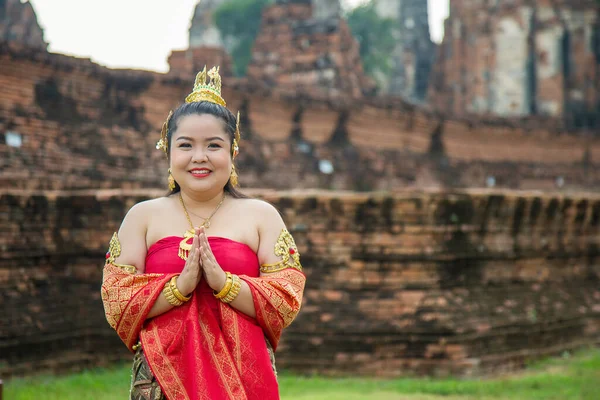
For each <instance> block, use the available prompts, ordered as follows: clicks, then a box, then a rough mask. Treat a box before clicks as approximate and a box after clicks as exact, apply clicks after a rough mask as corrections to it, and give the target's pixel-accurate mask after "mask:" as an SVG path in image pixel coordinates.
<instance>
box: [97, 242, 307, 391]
mask: <svg viewBox="0 0 600 400" xmlns="http://www.w3.org/2000/svg"><path fill="white" fill-rule="evenodd" d="M182 239H183V238H182V237H178V236H169V237H165V238H163V239H161V240H159V241H158V242H156V243H155V244H153V245H152V246H150V248H149V249H148V253H147V255H146V268H145V269H146V270H145V273H143V274H131V273H128V272H126V271H124V270H123V269H121V268H119V267H118V266H116V265H113V264H111V263H110V262H107V263H106V265H105V267H104V274H103V282H102V300H103V304H104V308H105V313H106V318H107V320H108V322H109V324H110V325H111V326H112V327H113V328H114V329H115V330H116V331H117V334H118V335H119V336H120V338H121V340H123V342H124V343H125V344H126V345H127V347H128V348H129V349H130V350H131V349H132V348H133V346H134V345H135V344H136V343H137V342H138V340H140V341H141V343H142V348H143V350H144V354H145V356H146V358H147V360H148V364H149V366H150V368H151V369H152V372H153V374H154V376H155V378H156V380H157V381H158V383H159V384H160V386H161V389H162V391H163V393H164V395H165V396H166V397H167V399H169V400H180V399H181V400H184V399H187V400H198V399H207V400H209V399H210V400H215V399H217V400H220V399H224V400H226V399H232V400H233V399H235V400H238V399H239V400H245V399H261V400H263V399H264V400H269V399H279V394H278V385H277V380H276V377H275V374H274V372H273V369H272V366H271V362H270V357H269V353H268V350H267V344H266V342H265V340H269V342H270V344H271V345H272V347H273V349H274V350H275V349H276V348H277V344H278V342H279V338H280V337H281V333H282V330H283V328H285V327H286V326H288V325H289V324H290V323H291V322H292V320H293V319H294V318H295V316H296V315H297V313H298V311H299V310H300V306H301V304H302V293H303V290H304V283H305V280H306V278H305V276H304V274H303V273H302V272H300V271H298V270H296V269H293V268H286V269H284V270H282V271H279V272H276V273H269V274H266V275H263V276H259V275H260V274H259V271H260V269H259V261H258V258H257V256H256V254H255V253H254V251H252V249H251V248H250V247H248V246H247V245H246V244H243V243H240V242H236V241H233V240H230V239H226V238H219V237H210V238H208V241H209V244H210V247H211V249H212V252H213V254H214V256H215V259H216V260H217V262H218V263H219V265H220V266H221V267H222V268H223V270H225V271H229V272H231V273H233V274H237V275H239V276H240V278H241V279H242V280H243V281H245V282H246V283H247V284H248V286H249V287H250V290H251V292H252V299H253V302H254V308H255V310H256V319H254V318H251V317H249V316H247V315H245V314H243V313H241V312H239V311H237V310H236V309H234V308H233V307H231V306H230V305H228V304H225V303H223V302H221V301H219V300H217V299H216V298H215V297H214V296H213V294H212V290H211V289H210V288H209V287H208V285H207V284H206V282H205V281H204V280H203V281H201V282H200V285H198V287H197V288H196V290H195V292H194V294H193V296H192V298H191V300H190V301H188V302H186V303H184V304H183V305H181V306H179V307H175V308H172V309H171V310H169V311H168V312H165V313H164V314H161V315H158V316H156V317H154V318H151V319H146V316H147V315H148V312H149V311H150V309H151V308H152V306H153V305H154V302H155V301H156V298H157V297H158V296H159V295H160V294H161V292H162V289H163V287H164V285H165V283H167V282H168V281H169V280H170V279H171V277H173V276H174V275H175V274H178V273H180V272H181V271H182V269H183V267H184V265H185V261H184V260H182V259H181V258H179V256H178V255H177V254H178V249H179V243H180V241H181V240H182Z"/></svg>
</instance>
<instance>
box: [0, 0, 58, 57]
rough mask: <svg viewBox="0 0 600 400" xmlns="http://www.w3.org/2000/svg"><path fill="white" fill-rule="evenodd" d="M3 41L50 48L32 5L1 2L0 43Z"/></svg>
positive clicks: (13, 1)
mask: <svg viewBox="0 0 600 400" xmlns="http://www.w3.org/2000/svg"><path fill="white" fill-rule="evenodd" d="M2 41H8V42H15V43H22V44H26V45H27V46H29V47H35V48H39V49H46V48H47V47H48V43H46V42H45V41H44V31H43V30H42V28H41V27H40V25H39V24H38V21H37V17H36V15H35V11H34V10H33V7H31V3H29V2H25V3H23V2H21V0H0V42H2Z"/></svg>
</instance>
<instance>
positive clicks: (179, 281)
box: [175, 275, 194, 297]
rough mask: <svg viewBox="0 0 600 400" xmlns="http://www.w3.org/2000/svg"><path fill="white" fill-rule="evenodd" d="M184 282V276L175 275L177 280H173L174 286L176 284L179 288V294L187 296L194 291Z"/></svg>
mask: <svg viewBox="0 0 600 400" xmlns="http://www.w3.org/2000/svg"><path fill="white" fill-rule="evenodd" d="M185 283H186V279H185V277H182V276H181V275H179V276H178V277H177V280H176V281H175V286H177V290H179V292H180V293H181V294H183V295H184V296H185V297H189V295H190V294H191V293H192V292H193V291H194V288H190V287H188V285H186V284H185Z"/></svg>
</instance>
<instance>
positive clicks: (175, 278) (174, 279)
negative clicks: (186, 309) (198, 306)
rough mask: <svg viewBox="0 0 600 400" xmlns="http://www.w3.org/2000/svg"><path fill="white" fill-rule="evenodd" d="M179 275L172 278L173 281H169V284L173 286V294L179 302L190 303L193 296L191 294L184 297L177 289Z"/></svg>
mask: <svg viewBox="0 0 600 400" xmlns="http://www.w3.org/2000/svg"><path fill="white" fill-rule="evenodd" d="M178 276H179V275H175V276H174V277H172V278H171V280H170V281H169V284H170V285H171V290H172V291H173V294H174V295H175V297H176V298H177V300H179V301H181V302H182V303H185V302H186V301H190V299H191V298H192V295H191V294H190V295H189V296H187V297H186V296H184V295H183V294H182V293H181V292H180V291H179V289H177V277H178Z"/></svg>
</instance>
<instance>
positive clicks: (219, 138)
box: [175, 136, 225, 142]
mask: <svg viewBox="0 0 600 400" xmlns="http://www.w3.org/2000/svg"><path fill="white" fill-rule="evenodd" d="M178 140H189V141H192V142H193V141H194V139H192V138H191V137H188V136H180V137H178V138H177V139H175V141H178ZM211 140H220V141H221V142H224V141H225V140H223V138H221V137H219V136H213V137H209V138H206V139H204V141H205V142H210V141H211Z"/></svg>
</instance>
